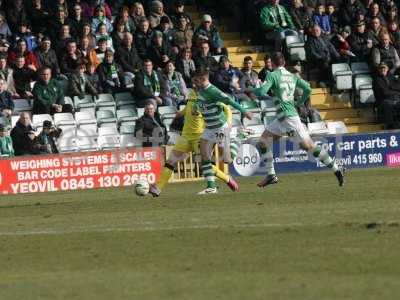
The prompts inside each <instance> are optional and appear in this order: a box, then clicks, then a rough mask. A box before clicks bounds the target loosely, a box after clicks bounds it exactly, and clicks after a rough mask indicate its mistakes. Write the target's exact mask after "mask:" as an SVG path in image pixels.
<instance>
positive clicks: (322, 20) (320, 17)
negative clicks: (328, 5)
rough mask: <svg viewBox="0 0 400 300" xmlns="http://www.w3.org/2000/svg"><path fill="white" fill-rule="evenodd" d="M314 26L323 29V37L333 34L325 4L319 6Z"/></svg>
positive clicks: (316, 10) (315, 14)
mask: <svg viewBox="0 0 400 300" xmlns="http://www.w3.org/2000/svg"><path fill="white" fill-rule="evenodd" d="M312 19H313V22H314V24H316V25H318V26H319V27H320V28H321V31H322V34H323V35H330V34H331V24H330V22H329V16H328V15H327V14H326V13H325V6H324V5H323V4H321V3H320V4H318V5H317V7H316V9H315V13H314V15H313V17H312Z"/></svg>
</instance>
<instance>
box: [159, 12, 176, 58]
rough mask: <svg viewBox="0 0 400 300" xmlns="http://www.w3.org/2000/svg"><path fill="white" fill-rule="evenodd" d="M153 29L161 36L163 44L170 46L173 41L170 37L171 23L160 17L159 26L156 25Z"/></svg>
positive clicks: (171, 33)
mask: <svg viewBox="0 0 400 300" xmlns="http://www.w3.org/2000/svg"><path fill="white" fill-rule="evenodd" d="M155 29H156V30H157V31H159V32H161V33H162V34H163V39H164V43H166V44H168V45H169V46H172V39H173V36H172V35H173V33H174V31H173V29H172V23H171V21H170V19H169V18H168V17H167V16H162V17H161V19H160V25H158V26H157V27H156V28H155ZM176 50H178V49H176ZM176 54H178V51H176Z"/></svg>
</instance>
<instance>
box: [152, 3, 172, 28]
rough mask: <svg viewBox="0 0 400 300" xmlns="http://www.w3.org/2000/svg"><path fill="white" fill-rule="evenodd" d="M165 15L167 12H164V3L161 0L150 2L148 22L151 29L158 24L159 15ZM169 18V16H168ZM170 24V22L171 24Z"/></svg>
mask: <svg viewBox="0 0 400 300" xmlns="http://www.w3.org/2000/svg"><path fill="white" fill-rule="evenodd" d="M163 16H166V17H168V16H167V14H166V13H165V12H164V5H163V3H162V2H161V1H158V0H156V1H152V2H151V4H150V13H149V22H150V27H151V28H152V29H155V28H156V27H158V25H160V21H161V17H163ZM168 20H169V18H168ZM171 26H172V24H171Z"/></svg>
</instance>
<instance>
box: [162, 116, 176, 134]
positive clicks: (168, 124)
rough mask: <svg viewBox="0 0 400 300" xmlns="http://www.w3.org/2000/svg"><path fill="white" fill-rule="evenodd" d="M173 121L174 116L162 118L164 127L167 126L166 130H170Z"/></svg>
mask: <svg viewBox="0 0 400 300" xmlns="http://www.w3.org/2000/svg"><path fill="white" fill-rule="evenodd" d="M173 121H174V118H170V117H167V118H162V122H163V124H164V125H165V127H166V128H167V131H169V130H170V126H171V124H172V122H173Z"/></svg>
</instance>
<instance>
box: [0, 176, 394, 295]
mask: <svg viewBox="0 0 400 300" xmlns="http://www.w3.org/2000/svg"><path fill="white" fill-rule="evenodd" d="M399 175H400V170H399V169H397V170H396V169H376V170H371V169H370V170H354V171H351V172H349V173H348V184H347V185H346V186H345V187H343V188H338V187H337V185H336V180H335V178H334V177H333V175H332V174H330V173H308V174H296V175H285V176H281V178H280V179H281V182H280V184H278V185H275V186H272V187H270V188H267V189H264V190H260V189H256V188H255V183H256V182H257V180H258V178H241V179H240V183H241V192H240V193H232V192H230V191H228V190H227V188H225V187H222V188H221V190H220V193H219V194H218V195H217V196H204V197H200V196H195V193H196V192H197V191H199V190H200V189H201V188H202V187H203V183H190V184H174V185H170V186H168V188H167V189H166V190H165V193H164V195H163V196H162V197H160V198H159V199H153V198H150V197H146V198H139V197H137V196H134V195H133V192H132V189H131V188H126V189H109V190H91V191H77V192H71V193H47V194H36V195H17V196H7V197H5V196H2V198H1V201H0V266H1V268H0V299H6V300H13V299H18V300H19V299H41V300H42V299H69V300H71V299H85V300H91V299H156V300H158V299H160V300H164V299H230V300H232V299H240V300H247V299H291V300H293V299H295V300H296V299H307V300H310V299H316V300H321V299H340V300H342V299H351V300H358V299H360V300H361V299H363V300H364V299H374V300H375V299H380V300H382V299H397V297H398V295H399V294H400V255H399V253H400V252H399V250H400V227H399V226H400V220H399V218H400V217H399V216H400V205H399V198H400V197H399V191H400V189H399V186H400V176H399Z"/></svg>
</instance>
